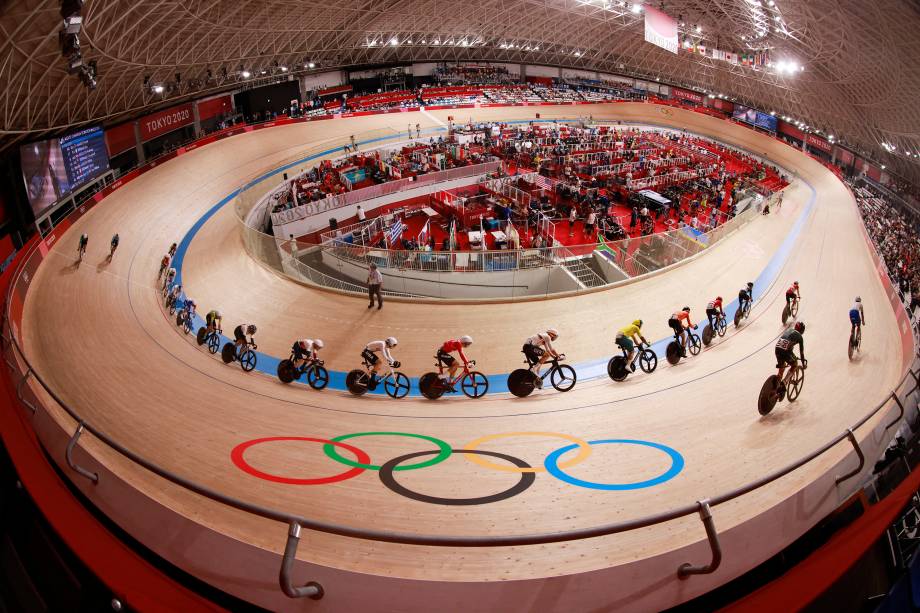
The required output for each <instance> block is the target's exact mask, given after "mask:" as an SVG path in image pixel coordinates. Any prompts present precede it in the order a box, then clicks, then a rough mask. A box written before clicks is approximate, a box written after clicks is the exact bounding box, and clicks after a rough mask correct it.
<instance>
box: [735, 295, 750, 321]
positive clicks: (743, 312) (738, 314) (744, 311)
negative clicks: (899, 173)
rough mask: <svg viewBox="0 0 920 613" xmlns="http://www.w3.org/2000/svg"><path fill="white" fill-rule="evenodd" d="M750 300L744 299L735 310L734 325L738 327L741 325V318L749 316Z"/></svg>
mask: <svg viewBox="0 0 920 613" xmlns="http://www.w3.org/2000/svg"><path fill="white" fill-rule="evenodd" d="M751 302H752V301H751V300H745V301H744V306H743V307H741V306H739V307H738V309H737V310H736V311H735V327H736V328H738V327H740V326H741V320H743V319H747V318H748V317H750V316H751Z"/></svg>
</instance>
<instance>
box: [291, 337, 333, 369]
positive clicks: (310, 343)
mask: <svg viewBox="0 0 920 613" xmlns="http://www.w3.org/2000/svg"><path fill="white" fill-rule="evenodd" d="M323 347H325V343H323V339H321V338H317V339H310V338H302V339H300V340H299V341H295V342H294V346H293V347H291V353H293V354H294V360H293V362H294V368H295V369H299V368H302V367H303V365H304V364H306V363H307V360H315V359H318V357H319V356H318V355H317V354H318V353H319V350H320V349H322V348H323Z"/></svg>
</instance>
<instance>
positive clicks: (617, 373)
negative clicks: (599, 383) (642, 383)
mask: <svg viewBox="0 0 920 613" xmlns="http://www.w3.org/2000/svg"><path fill="white" fill-rule="evenodd" d="M628 357H629V352H627V351H626V350H625V349H623V355H615V356H613V357H612V358H610V361H608V362H607V375H608V376H609V377H610V378H611V379H613V380H614V381H625V380H626V377H628V376H629V373H631V372H635V366H636V361H638V362H639V368H641V369H642V372H644V373H646V374H651V373H653V372H655V369H656V368H658V354H656V353H655V351H654V350H653V349H652V348H651V347H649V346H648V345H646V344H645V343H639V344H638V345H637V346H636V350H635V352H634V353H633V359H632V362H631V363H627V358H628Z"/></svg>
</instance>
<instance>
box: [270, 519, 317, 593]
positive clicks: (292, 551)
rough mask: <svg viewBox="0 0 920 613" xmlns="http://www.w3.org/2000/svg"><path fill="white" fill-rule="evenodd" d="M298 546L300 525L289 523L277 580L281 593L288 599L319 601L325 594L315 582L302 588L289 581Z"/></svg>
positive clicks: (291, 580)
mask: <svg viewBox="0 0 920 613" xmlns="http://www.w3.org/2000/svg"><path fill="white" fill-rule="evenodd" d="M299 544H300V524H299V523H297V522H293V521H292V522H291V523H290V528H288V538H287V544H286V545H285V546H284V557H283V558H281V573H280V574H279V576H278V580H279V582H280V583H281V591H283V592H284V595H285V596H287V597H288V598H304V597H306V598H311V599H313V600H319V599H320V598H322V597H323V595H324V594H325V591H324V590H323V586H322V585H320V584H319V583H317V582H315V581H310V582H308V583H307V584H305V585H303V586H300V587H298V586H295V585H294V581H293V579H291V569H292V568H293V566H294V559H295V558H296V557H297V546H298V545H299Z"/></svg>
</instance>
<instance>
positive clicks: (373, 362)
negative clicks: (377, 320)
mask: <svg viewBox="0 0 920 613" xmlns="http://www.w3.org/2000/svg"><path fill="white" fill-rule="evenodd" d="M398 344H399V341H398V340H396V337H395V336H388V337H387V338H386V340H382V341H371V342H369V343H368V344H367V345H365V346H364V351H362V352H361V357H362V358H364V360H365V361H366V362H367V364H368V366H370V369H371V385H370V386H368V387H369V388H372V387H373V386H376V385H377V382H378V378H377V375H378V374H379V373H380V369H381V368H382V367H383V362H381V361H380V357H379V356H378V355H377V354H380V355H382V356H383V359H384V360H386V362H387V364H389V365H390V366H392V367H393V368H399V362H398V361H397V360H396V358H394V357H393V354H392V353H390V349H392V348H393V347H395V346H396V345H398Z"/></svg>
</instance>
